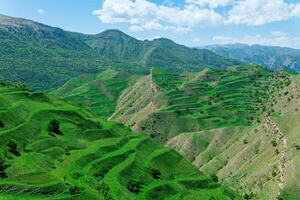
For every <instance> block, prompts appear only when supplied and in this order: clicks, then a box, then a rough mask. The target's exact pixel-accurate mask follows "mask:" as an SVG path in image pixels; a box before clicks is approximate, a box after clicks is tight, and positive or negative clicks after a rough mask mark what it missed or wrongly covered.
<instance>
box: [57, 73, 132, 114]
mask: <svg viewBox="0 0 300 200" xmlns="http://www.w3.org/2000/svg"><path fill="white" fill-rule="evenodd" d="M134 79H135V76H134V75H130V74H128V73H126V72H119V71H115V70H112V69H109V70H106V71H103V72H102V73H100V74H83V75H80V76H78V77H75V78H73V79H71V80H69V81H68V82H67V83H65V84H64V85H63V86H62V87H61V88H59V89H58V90H56V91H54V92H53V93H54V94H55V95H57V96H60V97H62V98H64V99H66V100H69V101H73V102H77V103H80V104H81V105H82V106H83V107H85V108H87V109H89V110H91V111H92V112H93V113H95V114H96V115H98V116H105V117H108V116H110V115H111V114H112V113H113V112H114V110H115V106H116V102H117V100H118V98H119V96H120V95H121V92H122V91H123V90H124V89H125V88H127V87H128V86H129V85H130V84H131V83H132V82H133V81H134Z"/></svg>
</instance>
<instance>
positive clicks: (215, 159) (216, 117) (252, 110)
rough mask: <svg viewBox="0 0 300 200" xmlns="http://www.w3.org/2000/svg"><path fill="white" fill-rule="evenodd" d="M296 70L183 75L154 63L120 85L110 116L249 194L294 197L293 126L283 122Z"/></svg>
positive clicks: (294, 97) (294, 98)
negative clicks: (130, 81) (147, 70)
mask: <svg viewBox="0 0 300 200" xmlns="http://www.w3.org/2000/svg"><path fill="white" fill-rule="evenodd" d="M293 76H294V77H295V78H291V76H290V75H288V74H287V73H286V72H284V71H280V72H276V73H275V72H269V71H266V70H264V69H263V68H261V67H259V66H257V67H254V66H244V67H230V68H228V69H225V70H216V69H205V70H202V71H201V72H198V73H192V74H182V75H180V76H179V75H176V74H172V73H169V72H166V71H162V70H158V69H154V70H152V74H151V75H150V76H148V77H144V78H141V79H140V80H139V81H137V83H136V84H135V85H133V86H132V87H130V88H129V89H128V90H126V91H125V93H124V94H123V95H122V96H121V98H120V99H119V101H118V105H117V107H116V112H115V113H114V114H113V115H112V116H111V119H115V120H117V121H120V122H123V123H126V124H128V125H129V126H131V127H132V128H133V129H134V130H137V131H139V132H143V133H146V134H148V135H150V136H151V137H152V138H155V139H157V140H158V141H160V142H161V143H164V144H166V145H168V146H171V147H173V148H175V149H176V150H177V151H178V152H180V153H181V154H182V155H184V156H185V157H186V158H187V159H188V160H189V161H190V162H193V164H194V165H195V166H197V167H198V168H199V169H200V170H201V171H203V172H204V173H206V174H208V175H212V176H214V175H217V176H218V178H219V180H220V181H222V182H225V183H227V184H230V185H231V186H232V187H234V188H236V189H237V190H239V191H240V192H241V193H243V194H244V198H246V199H251V198H254V199H277V198H278V197H279V196H280V197H281V198H283V199H289V197H290V196H291V195H292V196H293V197H294V199H297V198H295V197H297V196H299V193H298V192H297V191H299V189H300V188H299V187H298V186H297V184H296V183H295V182H293V181H295V180H296V178H295V177H293V178H291V177H290V178H288V177H286V176H290V174H293V173H296V174H297V170H296V168H297V164H296V163H297V161H296V160H298V155H297V150H296V149H295V145H296V146H297V144H298V142H297V141H298V139H296V135H295V134H296V132H295V131H296V129H294V128H292V126H290V125H289V122H287V121H285V123H283V124H284V125H285V127H286V128H285V129H287V127H288V129H292V130H288V131H287V130H283V128H282V127H281V125H280V124H281V123H282V120H283V118H284V116H286V117H288V116H290V115H291V116H292V115H294V114H292V113H293V112H294V111H295V110H297V109H298V107H300V104H299V93H298V89H297V86H296V84H295V82H296V81H295V80H299V79H298V78H296V77H298V75H293ZM297 83H299V81H298V82H297ZM145 93H146V94H147V95H143V94H145ZM149 108H150V109H149ZM296 119H299V118H296ZM296 119H295V123H296V121H297V120H296ZM295 127H298V126H296V125H295ZM289 141H295V143H294V144H293V145H292V144H290V145H289ZM287 151H289V152H292V153H291V154H289V155H287V153H286V152H287ZM286 160H289V163H290V166H289V167H288V166H287V165H286V164H285V163H286V162H287V161H286ZM293 170H294V171H293ZM287 174H289V175H287ZM296 177H297V176H296ZM289 182H290V185H289V187H291V188H292V189H290V188H288V185H287V183H289ZM284 194H285V196H284Z"/></svg>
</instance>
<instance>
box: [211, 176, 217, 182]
mask: <svg viewBox="0 0 300 200" xmlns="http://www.w3.org/2000/svg"><path fill="white" fill-rule="evenodd" d="M210 178H211V180H213V181H214V182H218V181H219V178H218V176H217V175H216V174H212V175H210Z"/></svg>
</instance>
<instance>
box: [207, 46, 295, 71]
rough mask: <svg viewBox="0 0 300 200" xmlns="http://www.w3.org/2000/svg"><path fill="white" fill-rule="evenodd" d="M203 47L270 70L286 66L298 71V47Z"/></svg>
mask: <svg viewBox="0 0 300 200" xmlns="http://www.w3.org/2000/svg"><path fill="white" fill-rule="evenodd" d="M205 48H207V49H209V50H211V51H213V52H215V53H217V54H220V55H222V56H226V57H230V58H235V59H240V60H242V61H244V62H247V63H254V64H260V65H263V66H265V67H267V68H268V69H271V70H277V69H280V68H282V67H287V68H289V69H292V70H295V71H297V72H300V50H299V49H292V48H287V47H274V46H262V45H251V46H249V45H245V44H232V45H230V44H229V45H212V46H206V47H205Z"/></svg>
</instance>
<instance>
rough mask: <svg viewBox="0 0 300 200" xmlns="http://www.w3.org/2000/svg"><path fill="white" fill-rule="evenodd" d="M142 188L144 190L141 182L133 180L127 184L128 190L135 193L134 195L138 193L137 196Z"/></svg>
mask: <svg viewBox="0 0 300 200" xmlns="http://www.w3.org/2000/svg"><path fill="white" fill-rule="evenodd" d="M142 188H143V183H142V182H140V181H135V180H131V181H129V183H128V184H127V189H128V190H129V191H130V192H133V193H136V194H138V193H140V192H141V190H142Z"/></svg>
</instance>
